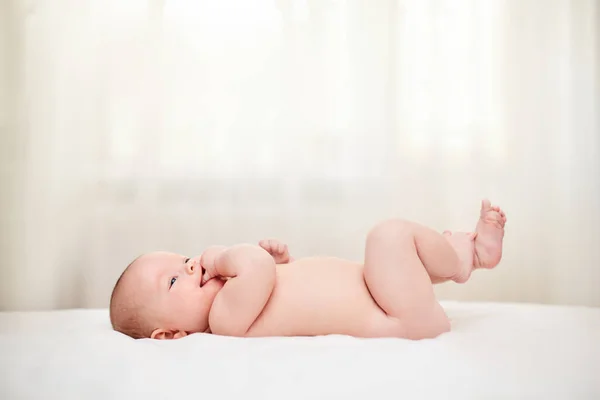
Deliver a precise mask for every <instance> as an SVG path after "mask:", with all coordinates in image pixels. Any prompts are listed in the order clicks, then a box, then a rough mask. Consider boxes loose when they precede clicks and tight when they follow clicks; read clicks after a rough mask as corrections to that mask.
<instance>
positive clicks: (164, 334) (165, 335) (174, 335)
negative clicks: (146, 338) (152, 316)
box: [150, 328, 187, 340]
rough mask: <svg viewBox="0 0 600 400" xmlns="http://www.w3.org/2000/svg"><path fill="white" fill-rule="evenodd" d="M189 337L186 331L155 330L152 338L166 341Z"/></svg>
mask: <svg viewBox="0 0 600 400" xmlns="http://www.w3.org/2000/svg"><path fill="white" fill-rule="evenodd" d="M185 336H187V332H186V331H172V330H169V329H162V328H159V329H155V330H154V331H153V332H152V334H151V335H150V337H151V338H152V339H158V340H165V339H180V338H182V337H185Z"/></svg>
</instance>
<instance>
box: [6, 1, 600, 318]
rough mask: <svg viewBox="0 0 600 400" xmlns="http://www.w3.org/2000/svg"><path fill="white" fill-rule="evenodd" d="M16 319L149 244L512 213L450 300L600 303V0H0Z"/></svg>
mask: <svg viewBox="0 0 600 400" xmlns="http://www.w3.org/2000/svg"><path fill="white" fill-rule="evenodd" d="M0 88H1V90H0V133H1V139H0V140H1V142H0V144H1V154H0V155H1V159H0V167H1V175H0V179H1V186H0V190H1V193H0V194H1V195H0V201H1V204H0V206H1V208H0V218H1V223H2V225H1V237H0V239H1V240H0V246H1V247H0V290H1V296H0V308H1V309H2V310H27V309H55V308H65V307H106V306H107V304H108V298H109V295H110V291H111V289H112V286H113V284H114V282H115V280H116V278H117V277H118V275H119V274H120V273H121V271H122V270H123V268H124V267H125V266H126V265H127V264H128V262H129V261H131V259H132V258H134V257H135V256H137V255H139V254H140V253H143V252H146V251H151V250H157V249H165V250H171V251H175V252H180V253H184V254H198V253H199V252H201V251H202V249H203V248H204V247H205V246H207V245H209V244H215V243H220V244H233V243H236V242H256V241H258V240H259V239H261V238H263V237H277V238H280V239H282V240H284V241H286V242H287V243H289V245H290V248H291V250H292V252H293V255H294V256H295V257H302V256H308V255H315V254H326V255H333V256H340V257H347V258H350V259H356V260H360V259H361V258H362V255H363V246H364V237H365V234H366V232H367V230H368V229H369V227H370V226H371V225H373V224H374V223H375V222H377V221H378V220H379V219H382V218H387V217H405V218H409V219H413V220H416V221H419V222H421V223H424V224H427V225H430V226H432V227H433V228H435V229H438V230H443V229H459V230H468V229H472V228H473V227H474V225H475V222H476V218H477V217H478V207H479V201H480V199H481V198H482V197H484V196H487V197H490V198H491V199H492V200H493V201H494V202H495V203H498V204H500V205H501V206H503V207H504V209H505V210H506V212H507V215H508V218H509V222H508V225H507V235H506V240H505V253H504V258H503V261H502V263H501V264H500V266H499V267H498V268H497V269H496V270H494V271H485V272H480V273H477V274H476V275H475V276H474V277H473V279H472V280H471V281H470V282H469V283H468V284H466V285H454V284H444V285H441V286H439V287H438V288H437V291H438V294H439V296H440V298H442V299H460V300H473V301H515V302H517V301H518V302H521V301H524V302H529V301H533V302H541V303H560V304H582V305H594V306H600V294H599V293H600V292H599V291H598V285H599V284H600V228H599V227H600V179H599V178H600V161H599V160H600V157H599V150H600V116H599V115H600V5H599V3H598V1H596V0H572V1H569V0H528V1H522V0H511V1H501V0H489V1H480V0H429V1H424V0H404V1H402V0H398V1H394V0H378V1H372V0H370V1H369V0H360V1H359V0H355V1H352V0H347V1H343V0H337V1H334V0H330V1H320V0H278V1H267V0H253V1H244V0H239V1H233V0H226V1H225V0H220V1H215V0H210V1H206V0H205V1H183V0H128V1H121V0H54V1H42V0H7V1H3V2H0Z"/></svg>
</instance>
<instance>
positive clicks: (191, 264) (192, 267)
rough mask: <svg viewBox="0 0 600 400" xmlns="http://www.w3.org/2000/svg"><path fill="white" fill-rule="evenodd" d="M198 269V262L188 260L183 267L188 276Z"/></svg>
mask: <svg viewBox="0 0 600 400" xmlns="http://www.w3.org/2000/svg"><path fill="white" fill-rule="evenodd" d="M198 268H200V266H199V265H198V260H190V261H189V262H188V263H187V264H186V266H185V270H186V272H187V273H188V274H190V275H192V274H193V273H194V272H195V271H197V270H198Z"/></svg>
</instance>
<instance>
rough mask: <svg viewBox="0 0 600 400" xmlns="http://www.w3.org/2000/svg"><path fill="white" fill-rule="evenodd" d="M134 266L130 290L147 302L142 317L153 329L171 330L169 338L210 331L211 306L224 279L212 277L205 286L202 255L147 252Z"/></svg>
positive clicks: (140, 299) (142, 301)
mask: <svg viewBox="0 0 600 400" xmlns="http://www.w3.org/2000/svg"><path fill="white" fill-rule="evenodd" d="M132 267H134V270H133V271H131V272H132V279H128V281H129V283H130V285H131V286H130V288H129V290H130V291H131V292H132V293H131V294H132V295H133V296H138V301H139V302H141V303H142V304H143V312H142V313H141V314H142V315H140V317H141V318H146V319H147V320H148V322H150V323H151V325H152V326H153V329H156V330H158V331H163V330H164V331H167V333H166V335H167V336H166V337H167V338H168V337H169V336H171V337H172V336H174V337H180V336H182V335H185V334H189V333H195V332H205V331H206V330H207V328H208V314H209V312H210V308H211V306H212V303H213V301H214V299H215V296H216V295H217V293H218V292H219V290H220V289H221V288H222V287H223V285H224V282H223V281H222V280H220V279H211V280H210V281H208V282H206V283H205V284H204V285H201V278H202V275H203V272H204V271H203V270H202V267H201V266H200V256H198V257H195V258H191V259H190V258H187V257H185V256H182V255H179V254H173V253H166V252H156V253H150V254H146V255H143V256H142V257H140V258H139V259H138V260H137V261H136V262H135V263H134V265H132ZM158 331H157V332H158ZM158 334H159V337H157V338H162V337H160V336H163V337H164V335H160V332H158ZM153 337H154V335H153Z"/></svg>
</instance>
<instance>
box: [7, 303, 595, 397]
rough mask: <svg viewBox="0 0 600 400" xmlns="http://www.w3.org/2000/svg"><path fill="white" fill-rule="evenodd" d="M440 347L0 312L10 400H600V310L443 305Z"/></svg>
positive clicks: (98, 313)
mask: <svg viewBox="0 0 600 400" xmlns="http://www.w3.org/2000/svg"><path fill="white" fill-rule="evenodd" d="M443 304H444V306H445V308H446V310H447V312H448V315H449V316H450V317H451V319H452V325H453V331H452V332H451V333H448V334H445V335H443V336H441V337H439V338H437V339H434V340H425V341H419V342H411V341H407V340H398V339H371V340H361V339H355V338H350V337H344V336H325V337H317V338H267V339H235V338H226V337H217V336H210V335H203V334H197V335H191V336H188V337H187V338H184V339H181V340H175V341H164V342H159V341H150V340H139V341H134V340H132V339H129V338H127V337H125V336H123V335H121V334H117V333H115V332H112V331H111V329H110V325H109V323H108V315H107V311H106V310H69V311H54V312H35V313H0V354H1V356H0V357H1V361H0V368H1V370H2V374H1V378H0V379H1V380H0V398H2V399H117V398H119V399H120V398H128V399H137V398H139V399H145V400H147V399H167V398H169V399H176V398H199V399H211V400H213V399H221V398H250V399H255V398H256V399H307V400H308V399H366V398H367V396H374V398H377V399H381V398H386V399H387V398H389V399H422V398H431V399H460V400H466V399H544V400H549V399H573V400H575V399H600V309H598V308H583V307H555V306H541V305H525V304H497V303H491V304H486V303H457V302H445V303H443Z"/></svg>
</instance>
